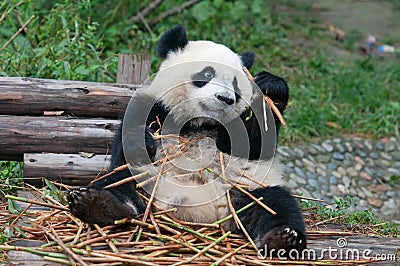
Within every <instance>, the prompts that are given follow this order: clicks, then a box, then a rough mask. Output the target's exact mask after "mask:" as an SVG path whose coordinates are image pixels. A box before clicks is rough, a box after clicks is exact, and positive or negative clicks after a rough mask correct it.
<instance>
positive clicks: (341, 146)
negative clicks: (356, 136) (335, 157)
mask: <svg viewBox="0 0 400 266" xmlns="http://www.w3.org/2000/svg"><path fill="white" fill-rule="evenodd" d="M336 149H337V150H338V152H340V153H344V147H343V145H342V144H340V143H337V144H336Z"/></svg>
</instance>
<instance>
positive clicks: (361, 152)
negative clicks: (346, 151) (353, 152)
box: [357, 150, 367, 158]
mask: <svg viewBox="0 0 400 266" xmlns="http://www.w3.org/2000/svg"><path fill="white" fill-rule="evenodd" d="M357 154H358V156H360V157H361V158H366V157H367V154H366V153H365V152H363V151H360V150H358V151H357Z"/></svg>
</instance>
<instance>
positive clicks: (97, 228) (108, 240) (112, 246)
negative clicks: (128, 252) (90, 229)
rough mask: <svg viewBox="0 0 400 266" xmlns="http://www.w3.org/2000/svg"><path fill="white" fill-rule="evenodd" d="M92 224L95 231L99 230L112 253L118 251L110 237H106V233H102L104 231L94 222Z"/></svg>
mask: <svg viewBox="0 0 400 266" xmlns="http://www.w3.org/2000/svg"><path fill="white" fill-rule="evenodd" d="M93 226H94V228H96V230H97V232H99V233H100V235H101V236H103V237H105V241H106V243H107V244H108V246H109V247H110V248H111V250H112V251H113V252H114V253H118V249H117V247H116V246H115V245H114V243H113V242H112V241H111V240H110V239H108V238H107V234H106V233H104V231H103V230H102V229H101V228H100V226H98V225H97V224H94V225H93Z"/></svg>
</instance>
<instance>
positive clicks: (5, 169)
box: [0, 161, 22, 199]
mask: <svg viewBox="0 0 400 266" xmlns="http://www.w3.org/2000/svg"><path fill="white" fill-rule="evenodd" d="M21 183H22V163H21V162H10V161H0V199H2V198H3V196H4V195H6V194H9V193H13V192H15V191H16V190H17V189H18V188H19V187H20V186H21Z"/></svg>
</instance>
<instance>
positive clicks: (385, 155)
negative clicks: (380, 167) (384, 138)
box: [381, 152, 393, 161]
mask: <svg viewBox="0 0 400 266" xmlns="http://www.w3.org/2000/svg"><path fill="white" fill-rule="evenodd" d="M381 156H382V158H384V159H385V160H388V161H391V160H392V159H393V158H392V156H391V155H390V154H389V153H386V152H382V153H381Z"/></svg>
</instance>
